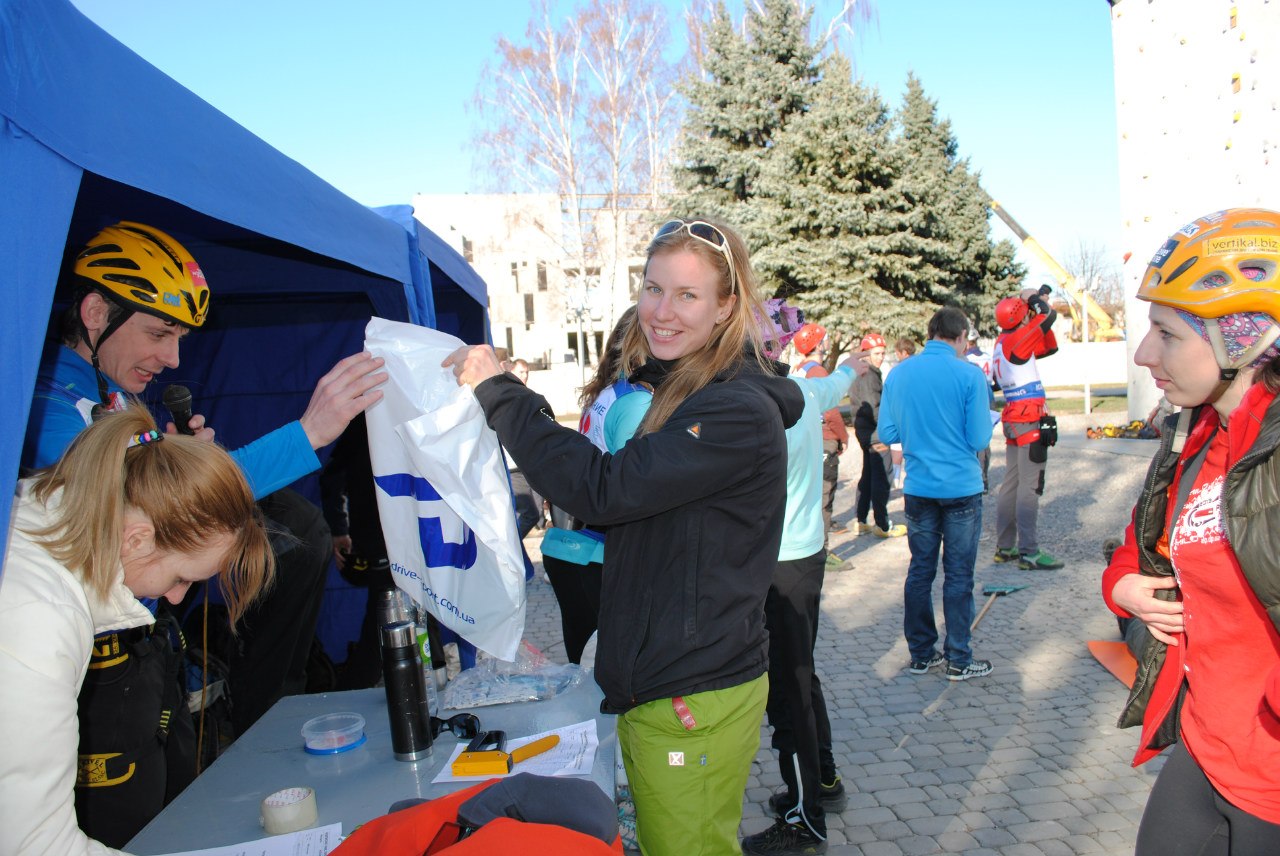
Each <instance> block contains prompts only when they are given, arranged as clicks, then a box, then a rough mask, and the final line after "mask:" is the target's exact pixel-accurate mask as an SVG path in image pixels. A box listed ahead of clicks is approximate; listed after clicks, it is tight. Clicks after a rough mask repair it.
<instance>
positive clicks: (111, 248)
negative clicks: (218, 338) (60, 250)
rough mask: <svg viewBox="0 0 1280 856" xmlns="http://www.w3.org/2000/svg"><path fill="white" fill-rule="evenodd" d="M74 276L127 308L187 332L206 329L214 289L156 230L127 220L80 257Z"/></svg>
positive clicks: (97, 238)
mask: <svg viewBox="0 0 1280 856" xmlns="http://www.w3.org/2000/svg"><path fill="white" fill-rule="evenodd" d="M75 273H76V275H77V276H80V277H84V278H85V279H86V280H88V281H89V282H90V283H91V284H92V285H93V287H95V288H98V289H100V290H102V291H103V292H105V293H106V294H107V295H108V296H110V297H111V298H113V299H114V300H115V301H116V302H117V303H119V304H120V305H121V306H123V307H124V308H125V309H133V310H137V311H139V312H147V313H149V314H151V315H155V316H156V317H158V318H163V319H165V320H166V321H176V322H177V323H179V324H182V325H185V326H187V327H199V326H201V325H202V324H204V319H205V316H206V315H207V314H208V312H209V286H208V284H207V283H206V282H205V279H204V273H202V272H201V270H200V266H199V265H198V264H196V260H195V259H194V258H192V257H191V254H190V253H189V252H187V250H186V248H185V247H183V246H182V244H179V243H178V242H177V241H175V240H174V239H173V238H171V237H170V236H168V235H166V234H165V233H164V232H161V231H160V230H159V229H156V228H153V227H151V226H144V225H143V224H141V223H134V222H131V221H129V220H122V221H121V222H119V223H117V224H115V225H114V226H108V227H107V228H105V229H103V230H102V231H101V232H99V233H98V234H97V235H96V236H94V238H93V240H91V241H90V242H89V243H88V244H87V245H86V246H85V248H84V249H83V250H81V251H80V255H78V256H76V264H75Z"/></svg>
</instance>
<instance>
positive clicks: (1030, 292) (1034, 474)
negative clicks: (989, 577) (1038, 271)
mask: <svg viewBox="0 0 1280 856" xmlns="http://www.w3.org/2000/svg"><path fill="white" fill-rule="evenodd" d="M1048 293H1049V290H1048V286H1044V287H1042V288H1040V289H1039V290H1036V289H1033V288H1025V289H1023V290H1022V293H1021V294H1020V295H1019V296H1017V297H1006V298H1005V299H1004V300H1001V301H1000V302H999V303H997V304H996V323H997V324H999V325H1000V330H1001V333H1000V336H999V338H997V339H996V344H995V347H994V348H993V349H992V353H991V376H992V378H994V379H995V382H996V383H998V384H999V385H1000V389H1001V390H1003V391H1004V402H1005V404H1004V410H1002V411H1001V413H1000V423H1001V425H1002V426H1003V428H1004V438H1005V452H1004V465H1005V467H1004V481H1003V482H1001V483H1000V494H999V497H998V499H997V501H996V554H995V561H996V562H997V563H999V562H1017V563H1018V567H1020V568H1023V569H1025V570H1040V571H1052V570H1056V569H1057V568H1061V567H1062V565H1063V563H1062V561H1061V560H1059V559H1057V558H1055V557H1054V556H1052V555H1050V554H1049V553H1046V552H1045V551H1044V550H1042V549H1040V544H1039V542H1038V541H1037V536H1036V517H1037V516H1038V515H1039V513H1040V497H1041V496H1043V495H1044V475H1045V461H1046V455H1045V452H1046V451H1047V444H1046V443H1044V442H1042V437H1041V433H1040V420H1041V417H1044V416H1047V415H1048V413H1049V408H1048V405H1047V404H1046V402H1045V398H1044V384H1043V383H1041V382H1040V371H1039V369H1037V368H1036V360H1037V359H1044V358H1045V357H1050V356H1053V355H1054V354H1055V353H1057V351H1058V341H1057V339H1056V338H1054V335H1053V322H1054V321H1056V320H1057V319H1058V313H1056V312H1055V311H1054V310H1053V307H1051V306H1050V305H1049V302H1048V300H1046V299H1045V298H1046V296H1047V295H1048ZM1015 539H1016V540H1015Z"/></svg>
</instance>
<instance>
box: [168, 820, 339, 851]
mask: <svg viewBox="0 0 1280 856" xmlns="http://www.w3.org/2000/svg"><path fill="white" fill-rule="evenodd" d="M341 842H342V824H341V823H331V824H329V825H328V826H321V827H318V828H316V829H304V830H302V831H300V832H290V833H288V834H286V835H272V836H269V837H267V838H259V839H258V840H256V841H246V842H245V843H244V844H228V845H226V846H225V847H210V848H208V849H206V850H184V851H182V852H181V853H171V854H168V856H329V853H331V852H332V851H334V850H335V849H337V847H338V845H339V844H340V843H341Z"/></svg>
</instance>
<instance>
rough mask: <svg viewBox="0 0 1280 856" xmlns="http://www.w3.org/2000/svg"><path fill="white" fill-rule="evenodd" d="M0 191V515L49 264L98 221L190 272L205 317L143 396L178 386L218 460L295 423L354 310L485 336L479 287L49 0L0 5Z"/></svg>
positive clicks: (43, 329) (33, 364) (48, 295)
mask: <svg viewBox="0 0 1280 856" xmlns="http://www.w3.org/2000/svg"><path fill="white" fill-rule="evenodd" d="M0 187H2V188H3V193H2V194H0V225H2V228H0V258H3V259H4V260H5V266H4V273H3V274H2V275H0V276H2V277H3V294H4V296H5V298H6V299H5V307H4V311H3V312H0V383H2V384H3V386H2V387H0V388H2V389H3V391H4V397H5V400H6V402H7V404H8V406H6V407H4V408H0V480H2V481H0V515H3V516H2V517H0V519H4V520H7V519H8V516H9V508H10V502H11V497H12V491H13V484H14V480H15V479H16V477H17V472H18V459H19V455H20V453H21V445H22V437H23V433H24V431H25V426H26V421H27V414H28V409H29V405H30V396H31V390H32V386H33V383H34V380H35V375H36V368H37V365H38V363H39V359H40V353H41V350H42V346H43V345H44V343H45V341H46V338H47V330H48V329H49V326H50V319H51V317H52V316H53V314H54V313H55V312H56V310H57V308H58V305H59V301H60V300H62V299H63V298H64V297H65V295H66V293H67V291H68V286H69V283H68V282H67V281H66V280H65V279H64V278H62V276H61V275H62V271H64V270H65V269H66V267H67V264H66V262H67V260H68V259H69V258H70V257H71V256H72V255H73V254H74V253H75V251H76V250H77V249H78V248H79V247H80V246H82V245H83V244H84V242H85V241H87V240H88V239H89V238H90V237H92V236H93V235H94V234H95V233H96V232H97V231H98V230H99V229H101V228H102V227H103V226H105V225H108V224H110V223H114V222H116V221H118V220H122V219H130V220H138V221H141V222H144V223H151V224H154V225H156V226H158V227H160V228H162V229H164V230H165V231H167V232H169V233H171V234H172V235H173V236H174V237H175V238H177V239H178V240H179V241H181V242H182V243H183V244H185V245H186V246H187V248H188V249H189V250H191V252H192V254H193V255H194V256H195V258H196V259H197V260H198V261H199V262H200V265H201V267H202V269H203V270H204V272H205V275H206V277H207V278H208V281H209V285H210V289H211V290H212V292H213V301H212V309H211V312H210V316H209V320H208V322H207V323H206V325H205V326H204V327H203V328H201V329H200V330H199V331H198V332H197V333H196V334H194V335H192V336H188V337H187V338H186V340H184V342H183V346H182V365H181V366H180V367H179V368H178V369H175V370H173V371H170V372H166V373H165V375H164V376H162V377H161V378H160V384H159V386H160V388H163V385H164V384H167V383H185V384H187V385H188V386H190V387H191V389H192V392H193V394H194V397H195V402H196V409H197V411H198V412H203V413H205V414H206V415H207V417H208V420H209V424H210V425H213V426H214V427H215V428H216V429H217V431H218V438H219V440H221V441H222V442H223V443H224V444H226V445H228V446H231V447H234V446H238V445H241V444H243V443H245V442H248V441H249V440H252V439H254V438H255V437H257V436H259V435H260V434H262V433H263V432H265V431H267V430H269V429H271V428H274V427H276V426H278V425H280V424H283V423H284V422H286V421H288V420H290V419H295V418H297V417H298V416H299V415H300V414H301V413H302V411H303V409H304V408H305V406H306V403H307V401H308V400H309V397H310V394H311V391H312V389H313V388H314V386H315V382H316V380H317V379H318V378H319V377H320V376H321V375H322V374H323V373H324V372H325V371H326V370H327V369H328V368H329V367H330V366H332V365H333V363H334V362H336V361H337V359H338V358H339V357H341V356H344V355H346V354H349V353H353V352H355V351H357V350H359V348H360V346H361V342H362V341H363V328H364V324H365V322H366V321H367V319H368V318H369V316H370V315H373V314H377V315H380V316H383V317H387V318H392V319H396V320H403V321H412V322H415V323H419V324H425V325H430V326H439V327H440V329H445V330H447V331H448V332H453V333H455V334H457V335H460V336H463V337H464V338H466V339H467V340H468V341H485V340H487V332H488V331H487V323H486V316H485V303H486V300H485V295H484V283H483V282H482V281H481V280H480V279H479V278H478V277H477V276H476V275H475V273H474V271H472V270H471V269H470V267H469V266H467V265H466V264H465V262H462V264H461V266H460V267H459V266H457V263H458V262H461V261H462V260H461V259H460V257H458V256H457V254H456V253H455V252H453V250H452V249H450V248H448V247H447V245H444V243H443V242H442V241H440V240H439V239H438V238H436V236H434V235H432V234H431V233H430V232H428V231H427V230H425V229H423V228H422V227H421V226H419V225H417V224H416V223H414V222H412V221H411V220H410V222H408V223H406V222H402V220H401V218H398V217H397V218H389V217H387V216H383V215H380V214H379V213H375V212H374V211H372V210H370V209H369V208H366V207H364V206H362V205H360V204H359V203H357V202H356V201H355V200H353V199H351V198H349V197H347V196H345V195H344V194H342V193H341V192H339V191H338V190H336V189H335V188H334V187H332V186H331V185H329V184H328V183H326V182H325V181H323V180H321V179H320V178H319V177H317V176H316V175H314V174H313V173H311V172H309V171H308V170H306V169H305V168H304V167H302V166H301V165H300V164H298V163H297V162H296V161H293V160H291V159H290V158H288V157H286V156H285V155H283V154H281V153H280V152H278V151H277V150H275V149H273V148H272V147H270V146H269V145H267V144H266V143H265V142H263V141H262V140H260V139H259V138H257V137H255V136H254V135H253V134H251V133H249V132H248V131H247V130H245V129H244V128H243V127H241V126H240V125H238V124H236V123H235V122H233V121H232V120H231V119H229V118H228V117H226V116H225V115H223V114H222V113H220V112H219V111H217V110H215V109H214V108H213V107H211V106H210V105H209V104H207V103H206V102H204V101H202V100H201V99H200V98H198V97H196V96H195V95H193V94H192V93H191V92H189V91H188V90H186V89H184V88H183V87H181V86H179V85H178V84H177V83H175V82H174V81H173V80H171V79H170V78H168V77H167V76H165V75H164V74H162V73H161V72H159V71H158V70H157V69H155V68H154V67H152V66H151V65H149V64H148V63H146V62H145V61H144V60H142V59H141V58H140V57H138V56H137V55H136V54H134V53H133V52H132V51H130V50H129V49H128V48H126V47H124V46H123V45H121V44H120V43H119V42H117V41H116V40H115V39H113V38H112V37H111V36H109V35H107V34H106V33H105V32H103V31H102V30H101V29H100V28H99V27H97V26H96V25H95V24H93V23H92V22H91V21H89V20H88V19H87V18H85V17H84V16H83V15H82V14H81V13H80V12H79V11H77V10H76V9H75V8H74V7H72V6H71V5H70V4H69V3H67V2H65V0H0ZM446 251H447V252H446ZM433 287H434V288H439V289H440V290H441V292H442V294H443V295H444V297H445V302H446V309H447V312H446V313H445V320H447V324H446V323H443V322H442V319H441V318H440V317H439V315H438V312H437V306H436V301H435V299H434V298H433V295H432V293H431V291H432V288H433ZM451 294H458V295H464V296H465V298H466V301H465V302H463V303H458V302H456V301H455V300H454V299H453V298H452V297H450V295H451ZM157 396H158V390H157ZM304 488H305V486H304Z"/></svg>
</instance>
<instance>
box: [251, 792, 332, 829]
mask: <svg viewBox="0 0 1280 856" xmlns="http://www.w3.org/2000/svg"><path fill="white" fill-rule="evenodd" d="M318 817H319V814H318V812H317V811H316V792H315V791H313V790H311V788H285V789H284V790H282V791H276V792H275V793H274V794H271V795H270V796H269V797H267V798H266V799H264V800H263V801H262V815H261V817H260V818H259V819H260V821H261V823H262V828H263V829H265V830H266V831H267V834H268V835H283V834H285V833H286V832H297V831H298V830H299V829H306V828H307V827H308V826H311V825H312V824H313V823H315V822H316V820H317V818H318Z"/></svg>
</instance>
